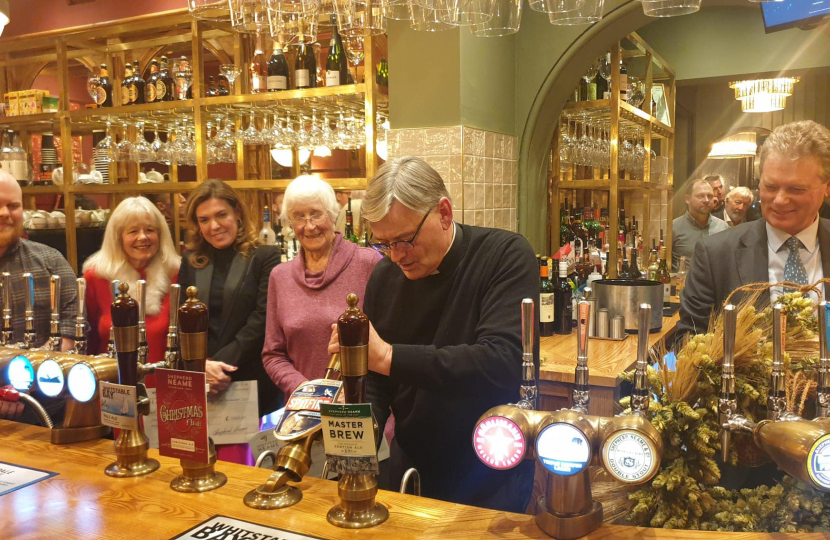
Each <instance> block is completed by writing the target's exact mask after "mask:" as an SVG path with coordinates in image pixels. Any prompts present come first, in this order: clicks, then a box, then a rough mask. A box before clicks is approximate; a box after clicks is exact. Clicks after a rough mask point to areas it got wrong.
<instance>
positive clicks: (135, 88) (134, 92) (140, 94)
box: [130, 60, 147, 105]
mask: <svg viewBox="0 0 830 540" xmlns="http://www.w3.org/2000/svg"><path fill="white" fill-rule="evenodd" d="M146 87H147V83H146V82H145V81H144V79H142V78H141V67H140V66H139V65H138V60H135V61H134V62H133V84H132V86H131V87H130V103H132V104H133V105H141V104H142V103H144V89H145V88H146Z"/></svg>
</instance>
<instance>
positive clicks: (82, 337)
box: [72, 278, 86, 354]
mask: <svg viewBox="0 0 830 540" xmlns="http://www.w3.org/2000/svg"><path fill="white" fill-rule="evenodd" d="M75 283H76V284H77V287H78V296H77V298H76V299H75V302H76V304H75V305H76V312H75V345H74V346H73V349H72V353H73V354H86V317H85V316H84V306H85V305H86V280H85V279H84V278H78V279H77V280H76V281H75Z"/></svg>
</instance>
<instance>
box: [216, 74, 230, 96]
mask: <svg viewBox="0 0 830 540" xmlns="http://www.w3.org/2000/svg"><path fill="white" fill-rule="evenodd" d="M230 88H231V85H230V83H228V79H227V78H226V77H225V76H224V75H222V74H221V73H220V74H219V86H218V87H217V88H216V95H217V96H227V95H230V93H231V90H230Z"/></svg>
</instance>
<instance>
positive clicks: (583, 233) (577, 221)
mask: <svg viewBox="0 0 830 540" xmlns="http://www.w3.org/2000/svg"><path fill="white" fill-rule="evenodd" d="M573 232H574V237H575V238H574V240H576V238H579V239H580V240H582V242H581V245H580V242H578V241H577V242H576V244H577V245H580V247H581V249H582V251H585V249H586V248H587V247H588V229H586V228H585V225H584V224H583V222H582V218H581V217H580V215H579V213H574V222H573ZM579 255H582V253H579Z"/></svg>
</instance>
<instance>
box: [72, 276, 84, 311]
mask: <svg viewBox="0 0 830 540" xmlns="http://www.w3.org/2000/svg"><path fill="white" fill-rule="evenodd" d="M75 283H76V284H77V285H78V297H77V298H76V299H75V301H76V302H77V303H76V306H77V313H76V316H77V317H78V318H79V319H83V318H84V306H85V305H86V280H85V279H84V278H82V277H80V278H78V279H77V280H75Z"/></svg>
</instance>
